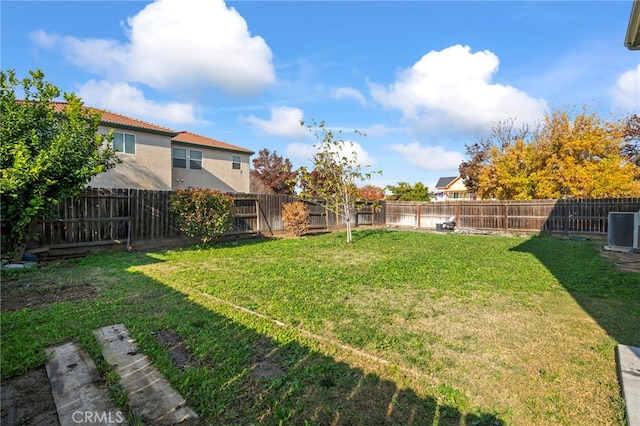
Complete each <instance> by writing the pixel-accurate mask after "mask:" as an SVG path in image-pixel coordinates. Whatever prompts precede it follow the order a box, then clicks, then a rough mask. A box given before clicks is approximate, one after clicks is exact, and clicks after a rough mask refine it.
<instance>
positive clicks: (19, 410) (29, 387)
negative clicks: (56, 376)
mask: <svg viewBox="0 0 640 426" xmlns="http://www.w3.org/2000/svg"><path fill="white" fill-rule="evenodd" d="M1 399H2V408H1V410H0V411H1V412H2V414H1V418H0V423H1V424H3V425H7V426H14V425H16V426H17V425H40V426H44V425H55V426H59V425H60V422H59V420H58V414H57V412H56V405H55V403H54V402H53V395H52V393H51V386H50V385H49V377H48V376H47V371H46V370H45V368H44V367H42V368H38V369H37V370H32V371H29V372H27V373H26V374H23V375H22V376H18V377H14V378H12V379H7V380H4V381H3V382H2V395H1Z"/></svg>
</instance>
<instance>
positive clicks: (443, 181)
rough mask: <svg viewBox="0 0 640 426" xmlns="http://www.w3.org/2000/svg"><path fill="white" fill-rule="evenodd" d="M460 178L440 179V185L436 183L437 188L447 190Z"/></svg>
mask: <svg viewBox="0 0 640 426" xmlns="http://www.w3.org/2000/svg"><path fill="white" fill-rule="evenodd" d="M459 177H460V176H451V177H441V178H440V179H438V183H436V188H437V189H446V188H448V187H449V186H450V185H451V184H452V183H453V182H455V181H456V180H457V179H458V178H459Z"/></svg>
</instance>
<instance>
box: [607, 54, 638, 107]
mask: <svg viewBox="0 0 640 426" xmlns="http://www.w3.org/2000/svg"><path fill="white" fill-rule="evenodd" d="M611 95H612V96H613V101H614V103H615V104H616V105H617V106H619V107H622V108H625V109H629V110H635V111H638V110H639V109H640V65H638V66H637V67H636V68H635V69H631V70H629V71H626V72H624V73H622V75H620V77H618V81H617V82H616V86H615V87H614V88H613V89H611Z"/></svg>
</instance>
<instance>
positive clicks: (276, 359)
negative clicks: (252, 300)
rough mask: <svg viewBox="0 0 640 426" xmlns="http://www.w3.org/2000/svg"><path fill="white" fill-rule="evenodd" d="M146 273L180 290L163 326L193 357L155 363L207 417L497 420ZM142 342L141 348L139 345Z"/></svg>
mask: <svg viewBox="0 0 640 426" xmlns="http://www.w3.org/2000/svg"><path fill="white" fill-rule="evenodd" d="M148 280H149V285H153V286H159V287H162V288H163V289H166V291H167V292H169V293H174V294H177V295H179V297H178V298H179V302H178V303H177V305H176V306H175V307H174V308H173V309H175V310H176V312H180V313H181V314H182V315H176V314H175V313H174V315H173V318H174V319H173V320H172V321H168V322H166V323H165V324H163V326H164V327H163V328H171V329H173V330H175V331H176V333H177V334H178V335H179V336H180V337H181V338H182V339H184V342H185V344H184V347H185V348H186V350H187V351H189V353H190V354H191V355H190V356H192V357H193V356H195V357H197V358H198V361H197V362H196V363H194V365H195V367H187V368H183V369H182V368H180V366H179V365H176V363H175V358H174V359H173V361H172V357H171V354H170V353H166V352H163V353H162V354H161V355H160V356H159V357H158V359H157V362H158V364H159V365H164V366H166V368H167V369H168V370H169V371H171V372H172V374H169V375H168V376H169V377H171V378H172V382H173V383H174V385H175V386H176V387H177V389H178V390H179V392H181V394H182V395H183V396H185V397H186V399H187V402H188V404H189V405H190V406H191V407H192V408H194V409H195V410H196V411H197V412H198V413H199V414H200V415H201V416H202V417H203V419H204V420H205V421H206V422H207V423H211V424H266V425H272V424H273V425H278V424H305V423H306V422H308V424H317V425H326V424H332V425H381V424H398V425H424V424H429V425H431V424H439V425H450V424H451V425H484V424H486V425H502V424H503V422H502V420H500V419H499V418H497V417H496V415H495V414H494V413H490V412H488V411H487V412H484V411H481V410H479V409H473V410H469V411H468V412H462V411H461V410H460V408H459V407H457V406H455V405H456V403H458V402H459V400H458V398H460V396H461V395H462V394H461V393H459V392H458V391H456V390H454V389H453V388H450V387H447V386H444V387H440V388H437V389H434V393H436V394H438V393H439V394H440V395H441V400H437V399H436V397H421V396H419V395H418V394H417V393H416V392H415V391H414V390H413V389H410V388H406V387H405V388H400V387H399V386H398V385H397V384H396V383H394V382H393V381H391V380H388V379H384V378H382V377H380V376H379V375H377V374H373V373H368V372H365V371H363V370H362V369H360V368H355V367H352V366H350V365H349V364H347V363H345V362H340V361H337V360H336V359H334V358H333V357H331V356H327V355H324V354H322V353H320V352H318V351H315V350H313V349H310V348H309V347H307V346H305V345H303V344H301V343H300V342H298V341H296V340H295V339H292V338H291V337H287V336H290V330H286V329H284V328H280V326H277V325H274V324H272V323H270V322H269V321H267V320H264V319H256V318H249V320H248V321H249V322H250V323H251V324H252V325H251V327H248V326H246V325H243V324H241V323H239V322H237V321H234V320H233V319H231V318H229V317H226V316H224V315H222V314H220V313H217V312H215V311H213V310H211V309H208V308H207V307H206V306H203V305H200V304H198V303H194V302H193V299H191V300H188V299H187V296H186V295H184V294H182V293H180V292H178V291H176V290H172V289H167V287H166V286H165V285H163V284H160V283H158V282H156V281H154V280H152V279H148ZM125 325H126V321H125ZM254 327H255V328H254ZM156 328H157V327H156ZM265 328H270V329H271V330H272V333H275V335H276V336H281V337H278V338H277V339H278V340H276V338H272V337H269V336H268V335H266V334H264V333H261V332H259V331H257V330H261V329H265ZM132 329H133V330H135V331H136V335H137V336H138V337H137V339H139V341H140V342H141V343H144V344H148V345H149V346H150V347H154V346H155V345H156V344H158V343H157V342H155V341H152V340H151V339H150V338H148V336H149V335H157V334H158V330H157V329H156V330H153V329H151V328H146V329H144V330H141V329H139V328H137V327H132ZM145 336H146V337H145ZM141 348H142V350H143V352H144V350H145V346H144V345H142V344H141ZM150 353H152V354H153V353H155V350H151V351H150ZM152 358H153V356H152Z"/></svg>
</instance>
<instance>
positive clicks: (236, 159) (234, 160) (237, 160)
mask: <svg viewBox="0 0 640 426" xmlns="http://www.w3.org/2000/svg"><path fill="white" fill-rule="evenodd" d="M231 161H232V166H231V168H233V170H240V162H241V161H242V158H240V156H239V155H234V156H232V157H231Z"/></svg>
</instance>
